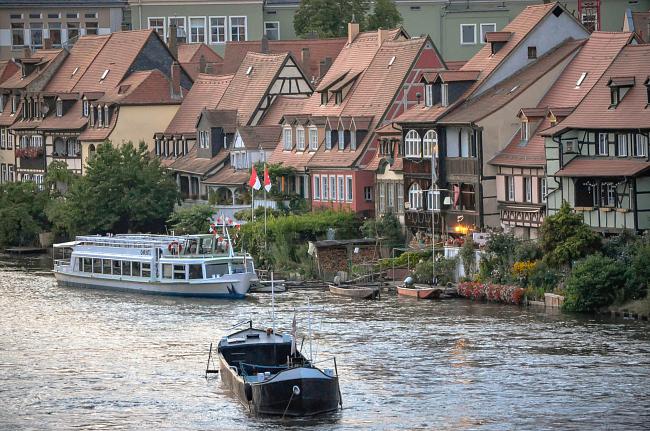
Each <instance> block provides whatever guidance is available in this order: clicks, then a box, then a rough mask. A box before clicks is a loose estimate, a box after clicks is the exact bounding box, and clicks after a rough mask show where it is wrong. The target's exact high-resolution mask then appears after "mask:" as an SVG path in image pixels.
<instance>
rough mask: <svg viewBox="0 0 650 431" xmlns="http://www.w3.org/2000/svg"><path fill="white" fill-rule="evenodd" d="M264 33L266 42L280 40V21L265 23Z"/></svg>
mask: <svg viewBox="0 0 650 431" xmlns="http://www.w3.org/2000/svg"><path fill="white" fill-rule="evenodd" d="M264 33H265V34H266V38H267V39H268V40H279V39H280V21H265V22H264Z"/></svg>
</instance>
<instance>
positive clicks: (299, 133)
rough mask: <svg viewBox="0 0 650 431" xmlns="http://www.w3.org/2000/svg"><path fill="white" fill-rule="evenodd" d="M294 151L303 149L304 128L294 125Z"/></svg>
mask: <svg viewBox="0 0 650 431" xmlns="http://www.w3.org/2000/svg"><path fill="white" fill-rule="evenodd" d="M296 151H305V128H304V127H303V126H297V127H296Z"/></svg>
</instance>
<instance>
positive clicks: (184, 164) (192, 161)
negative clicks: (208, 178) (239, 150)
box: [169, 144, 230, 175]
mask: <svg viewBox="0 0 650 431" xmlns="http://www.w3.org/2000/svg"><path fill="white" fill-rule="evenodd" d="M196 147H197V145H196V144H195V145H193V146H192V148H191V149H190V151H189V152H188V153H187V154H186V155H184V156H183V157H179V158H178V159H176V160H174V161H173V162H172V163H171V164H170V165H169V168H170V169H172V170H174V171H179V172H187V173H190V174H196V175H206V174H208V173H210V171H212V170H213V169H215V168H218V167H219V165H221V164H222V163H224V162H225V161H226V159H228V158H229V157H230V152H228V151H225V150H221V151H219V152H218V153H217V155H216V156H214V157H212V158H210V159H205V158H202V157H197V156H196V153H197V148H196Z"/></svg>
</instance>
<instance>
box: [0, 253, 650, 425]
mask: <svg viewBox="0 0 650 431" xmlns="http://www.w3.org/2000/svg"><path fill="white" fill-rule="evenodd" d="M49 265H50V262H49V261H48V260H47V259H46V258H28V259H20V260H15V259H13V258H9V257H7V256H0V429H25V428H31V429H56V430H59V429H73V428H74V429H208V428H209V429H216V430H274V429H301V430H302V429H313V430H320V429H323V430H358V429H381V430H383V429H385V430H394V429H443V430H469V429H480V430H504V429H518V430H519V429H535V430H544V429H584V430H593V429H625V430H630V429H648V427H650V325H649V324H648V323H647V322H632V321H621V320H618V321H614V320H608V319H601V318H595V317H582V316H580V317H578V316H572V315H566V314H561V313H545V312H544V311H539V310H532V309H522V308H519V307H513V306H500V305H489V304H477V303H472V302H469V301H465V300H450V301H443V302H434V301H416V300H412V299H410V298H398V297H396V296H392V295H388V294H385V295H383V296H382V298H381V300H379V301H355V300H348V299H344V298H337V297H332V296H330V295H329V293H327V292H322V291H314V290H292V291H290V292H287V293H285V294H281V295H277V296H276V313H277V326H278V327H279V328H280V329H282V330H285V331H288V330H289V327H290V324H291V319H292V317H293V310H294V308H298V318H297V320H298V336H299V338H302V336H303V335H304V334H305V333H306V332H307V326H308V319H307V315H306V312H305V311H303V310H304V308H305V306H306V301H307V298H308V297H309V298H310V301H311V303H312V305H313V307H314V308H315V309H316V310H318V311H317V312H314V317H313V318H312V320H311V321H312V327H313V333H314V335H313V338H312V351H313V355H314V356H315V359H316V360H320V359H326V358H328V357H330V356H332V355H336V359H337V362H338V369H339V373H340V375H341V390H342V394H343V406H344V408H343V410H342V411H340V412H338V413H336V414H331V415H326V416H321V417H318V418H314V419H309V420H295V419H292V420H281V419H274V418H258V417H253V416H251V415H250V414H249V413H248V411H247V410H246V409H245V408H244V407H243V406H242V405H241V404H239V403H238V402H237V401H236V400H235V398H234V397H232V396H231V395H230V394H228V393H227V392H226V391H225V390H224V389H223V388H222V386H221V384H220V381H219V379H218V377H213V378H211V379H210V380H206V378H205V377H204V370H205V367H206V360H207V355H208V349H209V345H210V342H211V341H216V340H218V339H219V338H220V337H221V336H223V335H225V334H227V333H228V332H230V327H231V325H233V324H234V323H236V322H238V321H241V320H244V319H249V318H252V319H253V320H254V322H256V323H258V324H259V325H260V326H265V325H270V322H271V314H270V310H271V307H270V297H269V296H268V295H263V294H260V295H258V296H251V297H250V298H248V299H246V300H243V301H216V300H187V299H171V298H165V297H160V296H147V295H140V294H124V293H117V292H110V291H91V290H82V289H72V288H62V287H58V286H57V285H56V283H55V281H54V278H53V277H52V276H51V275H50V274H49V271H48V268H49ZM308 346H309V343H308V342H305V344H304V346H303V350H306V351H307V353H309V347H308ZM325 366H327V365H325Z"/></svg>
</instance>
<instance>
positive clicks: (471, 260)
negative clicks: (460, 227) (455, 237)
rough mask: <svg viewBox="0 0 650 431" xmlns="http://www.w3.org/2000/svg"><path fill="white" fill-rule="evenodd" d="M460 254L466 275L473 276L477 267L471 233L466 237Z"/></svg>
mask: <svg viewBox="0 0 650 431" xmlns="http://www.w3.org/2000/svg"><path fill="white" fill-rule="evenodd" d="M458 254H459V255H460V259H461V262H463V268H464V269H465V276H466V277H471V276H472V275H473V274H474V271H475V267H476V252H475V251H474V239H473V238H472V235H471V234H470V235H467V236H466V237H465V242H464V243H463V246H462V247H461V248H460V252H459V253H458Z"/></svg>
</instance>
